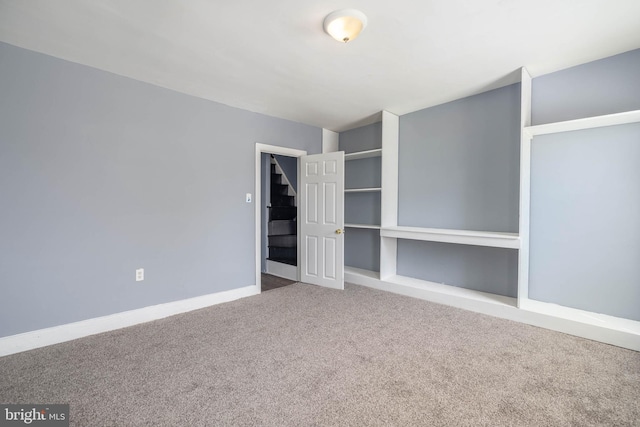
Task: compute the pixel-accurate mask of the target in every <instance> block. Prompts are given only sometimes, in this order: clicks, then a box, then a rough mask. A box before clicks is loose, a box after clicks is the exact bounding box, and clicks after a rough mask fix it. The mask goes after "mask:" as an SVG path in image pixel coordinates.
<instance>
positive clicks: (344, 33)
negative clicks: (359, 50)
mask: <svg viewBox="0 0 640 427" xmlns="http://www.w3.org/2000/svg"><path fill="white" fill-rule="evenodd" d="M366 26H367V17H366V16H365V14H364V13H362V12H360V11H359V10H355V9H341V10H336V11H335V12H331V13H330V14H329V15H327V17H326V18H324V24H323V27H324V31H325V32H326V33H327V34H329V35H330V36H331V37H333V38H334V39H336V40H338V41H339V42H342V43H347V42H349V41H351V40H353V39H355V38H356V37H358V34H360V32H361V31H362V30H364V29H365V27H366Z"/></svg>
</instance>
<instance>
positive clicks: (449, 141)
mask: <svg viewBox="0 0 640 427" xmlns="http://www.w3.org/2000/svg"><path fill="white" fill-rule="evenodd" d="M519 117H520V85H519V84H516V85H511V86H507V87H503V88H500V89H496V90H492V91H489V92H485V93H481V94H479V95H475V96H471V97H468V98H464V99H460V100H457V101H453V102H449V103H447V104H443V105H438V106H435V107H431V108H427V109H425V110H420V111H416V112H415V113H410V114H406V115H404V116H401V117H400V145H399V162H398V170H399V175H398V180H399V191H398V224H399V225H406V226H415V227H434V228H452V229H463V230H478V231H504V232H518V204H519V173H520V168H519V156H520V127H519V122H520V121H519V120H520V119H519Z"/></svg>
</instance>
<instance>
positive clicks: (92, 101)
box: [0, 43, 322, 336]
mask: <svg viewBox="0 0 640 427" xmlns="http://www.w3.org/2000/svg"><path fill="white" fill-rule="evenodd" d="M0 75H1V76H2V79H0V200H2V204H1V205H0V216H1V217H2V221H0V236H2V237H1V238H0V289H1V291H2V298H0V336H6V335H11V334H16V333H20V332H25V331H30V330H35V329H39V328H44V327H49V326H54V325H59V324H64V323H68V322H73V321H78V320H82V319H88V318H93V317H96V316H103V315H107V314H112V313H116V312H120V311H124V310H130V309H135V308H140V307H145V306H149V305H153V304H158V303H164V302H169V301H175V300H180V299H184V298H190V297H195V296H200V295H204V294H209V293H214V292H220V291H225V290H229V289H234V288H239V287H243V286H247V285H253V284H254V283H255V279H254V272H253V270H254V265H255V261H254V253H255V249H254V248H255V235H254V205H253V204H247V203H245V200H244V199H245V193H253V192H254V159H255V155H254V153H255V143H256V142H262V143H267V144H273V145H282V146H287V147H293V148H299V149H305V150H307V151H308V152H309V153H310V154H313V153H318V152H320V151H321V138H322V131H321V129H319V128H315V127H311V126H306V125H302V124H298V123H293V122H289V121H285V120H279V119H275V118H271V117H267V116H263V115H259V114H254V113H250V112H247V111H243V110H238V109H234V108H230V107H227V106H224V105H221V104H217V103H214V102H210V101H206V100H203V99H199V98H195V97H191V96H187V95H184V94H180V93H176V92H172V91H170V90H165V89H162V88H159V87H155V86H152V85H149V84H145V83H141V82H138V81H134V80H131V79H128V78H124V77H120V76H117V75H114V74H110V73H107V72H102V71H99V70H96V69H92V68H89V67H85V66H82V65H78V64H73V63H70V62H66V61H63V60H59V59H55V58H52V57H48V56H45V55H41V54H38V53H34V52H30V51H27V50H23V49H20V48H16V47H13V46H10V45H7V44H2V43H0ZM140 267H142V268H144V269H145V276H146V278H145V281H144V282H138V283H136V282H135V281H134V270H135V269H136V268H140Z"/></svg>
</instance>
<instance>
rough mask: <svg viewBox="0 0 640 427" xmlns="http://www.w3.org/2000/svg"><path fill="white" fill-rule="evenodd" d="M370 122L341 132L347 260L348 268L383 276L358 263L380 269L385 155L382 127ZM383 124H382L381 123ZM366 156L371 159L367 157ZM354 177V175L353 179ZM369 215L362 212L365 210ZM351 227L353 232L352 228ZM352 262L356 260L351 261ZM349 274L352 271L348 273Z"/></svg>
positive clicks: (346, 267)
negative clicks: (382, 168) (381, 176)
mask: <svg viewBox="0 0 640 427" xmlns="http://www.w3.org/2000/svg"><path fill="white" fill-rule="evenodd" d="M375 126H376V125H369V126H367V127H363V128H361V130H360V131H356V133H355V134H351V135H349V136H346V135H345V136H344V139H343V137H342V136H341V138H340V141H339V146H340V147H342V149H344V150H346V151H350V150H356V151H353V152H347V153H345V156H344V159H345V174H346V177H347V179H346V182H345V185H346V187H347V188H345V190H344V192H345V207H347V209H346V212H345V220H346V221H347V223H346V224H345V228H346V229H347V233H346V235H345V257H346V258H347V259H346V260H345V262H347V265H345V271H346V272H349V271H351V272H354V271H359V272H370V274H371V275H373V276H376V277H378V278H379V277H380V276H379V273H378V272H377V271H372V270H364V269H361V268H356V267H355V266H359V267H364V266H366V268H372V269H377V268H378V267H377V265H378V260H379V253H378V244H379V241H380V213H379V210H380V209H381V206H380V205H381V193H382V186H381V183H380V169H379V168H380V162H379V161H376V159H375V158H378V159H381V158H383V153H382V151H383V150H382V148H374V147H380V144H381V141H380V135H379V133H378V132H379V130H377V131H374V130H373V129H375ZM377 126H379V124H378V125H377ZM363 159H369V160H368V161H367V160H363ZM349 178H351V179H349ZM365 211H366V212H368V214H367V215H360V214H361V213H362V212H365ZM349 229H351V232H349ZM349 263H352V264H351V265H349ZM347 274H348V273H347Z"/></svg>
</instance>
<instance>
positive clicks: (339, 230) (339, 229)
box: [336, 228, 344, 234]
mask: <svg viewBox="0 0 640 427" xmlns="http://www.w3.org/2000/svg"><path fill="white" fill-rule="evenodd" d="M342 233H344V230H343V229H341V228H338V229H337V230H336V234H342Z"/></svg>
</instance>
